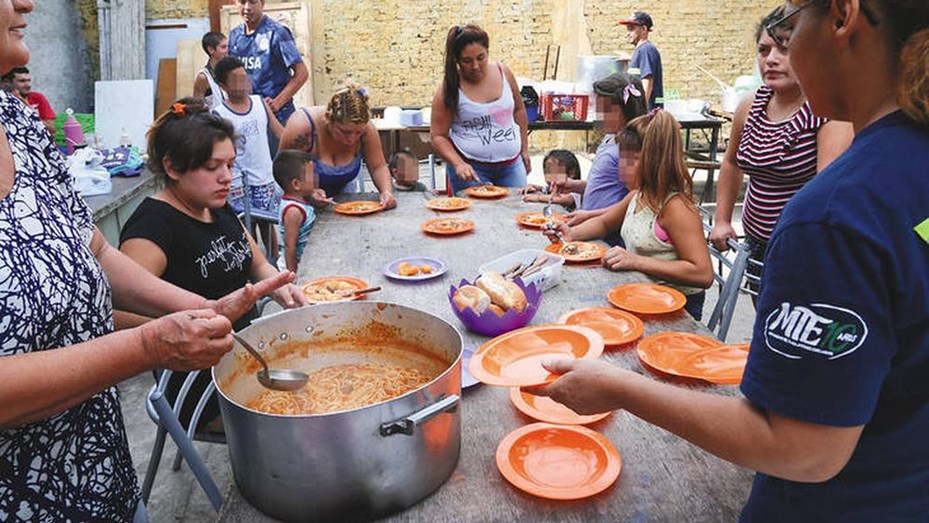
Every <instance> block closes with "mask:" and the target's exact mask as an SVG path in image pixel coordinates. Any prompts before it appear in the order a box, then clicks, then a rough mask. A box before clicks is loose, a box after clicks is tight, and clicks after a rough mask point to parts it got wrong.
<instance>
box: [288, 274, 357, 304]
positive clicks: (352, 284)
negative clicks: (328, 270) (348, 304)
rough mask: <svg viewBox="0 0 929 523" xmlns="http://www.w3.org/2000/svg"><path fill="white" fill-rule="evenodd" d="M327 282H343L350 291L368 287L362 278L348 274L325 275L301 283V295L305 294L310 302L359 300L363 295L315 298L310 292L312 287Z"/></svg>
mask: <svg viewBox="0 0 929 523" xmlns="http://www.w3.org/2000/svg"><path fill="white" fill-rule="evenodd" d="M329 282H336V283H340V284H344V285H343V286H344V287H345V288H346V289H351V290H352V291H357V290H361V289H365V288H367V287H368V284H367V283H366V282H365V281H364V280H359V279H358V278H352V277H350V276H326V277H325V278H318V279H315V280H313V281H311V282H307V283H305V284H303V287H302V290H303V295H304V296H306V299H307V301H308V302H310V303H311V304H313V303H334V302H337V301H351V300H360V299H362V298H364V297H365V295H364V294H350V295H348V296H343V297H340V298H336V299H332V300H327V299H318V298H316V297H315V294H313V293H312V290H313V287H318V286H320V285H325V284H327V283H329Z"/></svg>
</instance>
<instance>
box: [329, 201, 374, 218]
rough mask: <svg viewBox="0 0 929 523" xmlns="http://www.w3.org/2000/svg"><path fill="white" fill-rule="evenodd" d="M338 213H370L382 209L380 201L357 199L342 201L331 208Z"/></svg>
mask: <svg viewBox="0 0 929 523" xmlns="http://www.w3.org/2000/svg"><path fill="white" fill-rule="evenodd" d="M332 210H334V211H335V212H337V213H340V214H355V215H358V214H372V213H376V212H381V211H382V210H384V206H383V205H381V204H380V202H371V201H367V200H358V201H354V202H344V203H340V204H338V205H336V206H335V207H333V208H332Z"/></svg>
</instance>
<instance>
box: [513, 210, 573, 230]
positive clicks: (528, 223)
mask: <svg viewBox="0 0 929 523" xmlns="http://www.w3.org/2000/svg"><path fill="white" fill-rule="evenodd" d="M552 219H553V220H557V221H559V222H563V221H564V216H562V215H560V214H552ZM547 221H548V219H547V218H546V217H545V216H544V215H543V214H542V213H541V212H523V213H519V214H517V215H516V223H518V224H520V225H523V226H525V227H532V228H533V229H541V228H542V227H544V226H545V223H546V222H547Z"/></svg>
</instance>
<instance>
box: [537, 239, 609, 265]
mask: <svg viewBox="0 0 929 523" xmlns="http://www.w3.org/2000/svg"><path fill="white" fill-rule="evenodd" d="M570 244H575V245H579V246H582V247H583V248H584V249H585V250H584V251H581V252H583V253H584V254H580V253H578V254H565V253H564V252H562V251H563V250H564V248H565V246H567V245H570ZM588 249H589V250H588ZM545 251H546V252H550V253H552V254H557V255H559V256H561V257H563V258H564V260H565V261H566V262H568V263H587V262H596V261H600V259H601V258H603V253H605V252H606V247H604V246H603V245H600V244H599V243H590V242H568V243H550V244H548V245H546V246H545Z"/></svg>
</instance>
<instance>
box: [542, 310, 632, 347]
mask: <svg viewBox="0 0 929 523" xmlns="http://www.w3.org/2000/svg"><path fill="white" fill-rule="evenodd" d="M558 323H564V324H565V325H582V326H584V327H589V328H591V329H593V330H595V331H597V333H598V334H600V336H603V344H604V345H606V346H607V347H611V346H616V345H623V344H625V343H629V342H631V341H635V340H637V339H638V338H639V336H641V335H642V333H643V332H645V324H644V323H642V320H640V319H639V318H638V316H635V315H634V314H632V313H629V312H626V311H621V310H619V309H608V308H606V307H590V308H587V309H578V310H574V311H571V312H567V313H565V314H563V315H562V316H561V317H560V318H558Z"/></svg>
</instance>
